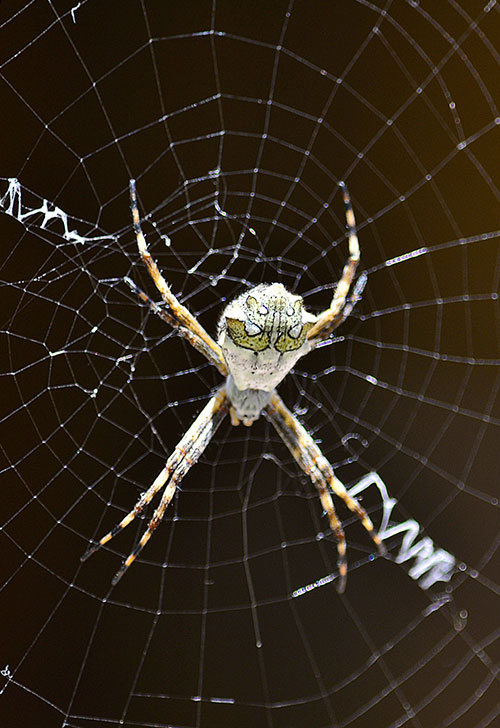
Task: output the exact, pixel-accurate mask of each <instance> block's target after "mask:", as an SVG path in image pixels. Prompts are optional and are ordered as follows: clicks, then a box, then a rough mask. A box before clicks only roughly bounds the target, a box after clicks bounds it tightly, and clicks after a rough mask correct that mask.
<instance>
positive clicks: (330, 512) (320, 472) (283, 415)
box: [265, 392, 386, 593]
mask: <svg viewBox="0 0 500 728" xmlns="http://www.w3.org/2000/svg"><path fill="white" fill-rule="evenodd" d="M265 412H266V415H267V417H268V419H269V420H270V421H271V422H272V424H273V425H274V427H275V428H276V430H277V432H278V434H279V435H280V437H281V439H282V440H283V442H284V443H285V445H286V446H287V447H288V449H289V450H290V452H291V453H292V455H293V457H294V458H295V460H296V461H297V463H298V464H299V466H300V467H301V469H302V470H303V471H304V473H305V474H306V475H308V476H309V477H310V479H311V480H312V482H313V484H314V485H315V487H316V490H317V491H318V494H319V497H320V500H321V505H322V506H323V509H324V511H325V512H326V514H327V516H328V521H329V524H330V528H331V530H332V531H333V533H334V535H335V538H336V539H337V553H338V558H337V565H338V570H339V584H338V587H337V590H338V591H339V592H340V593H342V592H343V591H344V589H345V582H346V577H347V561H346V541H345V535H344V530H343V528H342V525H341V524H340V521H339V519H338V517H337V514H336V512H335V506H334V505H333V500H332V497H331V493H330V491H333V492H334V493H335V494H336V495H338V496H339V497H340V498H342V500H343V501H344V503H345V504H346V506H347V507H348V508H349V509H350V510H351V511H352V512H353V513H355V514H356V516H357V517H358V518H359V519H360V521H361V523H362V524H363V526H364V528H365V529H366V530H367V531H368V533H369V535H370V536H371V538H372V540H373V542H374V543H375V545H376V546H377V549H378V551H379V553H380V554H381V555H383V554H385V553H386V550H385V547H384V545H383V544H382V542H381V540H380V538H379V536H378V535H377V534H376V532H375V529H374V527H373V523H372V521H371V519H370V516H369V515H368V513H367V512H366V511H365V509H364V508H362V506H360V505H359V503H358V501H357V500H356V499H355V498H353V497H352V496H350V495H349V493H348V492H347V491H346V489H345V487H344V485H343V484H342V483H341V481H340V480H339V479H338V478H337V476H336V475H335V473H334V471H333V468H332V466H331V465H330V463H329V462H328V460H327V459H326V458H325V456H324V455H323V453H322V452H321V450H320V449H319V447H318V446H317V445H316V443H315V442H314V440H313V438H312V437H311V435H309V433H308V432H307V430H306V429H305V428H304V427H303V426H302V425H301V424H300V422H299V421H298V420H297V418H296V417H295V416H294V415H293V414H292V413H291V412H290V410H289V409H288V407H287V406H286V405H285V403H284V402H283V400H282V399H281V397H280V396H279V395H278V394H277V392H274V393H273V394H272V396H271V401H270V403H269V404H268V405H267V408H266V410H265Z"/></svg>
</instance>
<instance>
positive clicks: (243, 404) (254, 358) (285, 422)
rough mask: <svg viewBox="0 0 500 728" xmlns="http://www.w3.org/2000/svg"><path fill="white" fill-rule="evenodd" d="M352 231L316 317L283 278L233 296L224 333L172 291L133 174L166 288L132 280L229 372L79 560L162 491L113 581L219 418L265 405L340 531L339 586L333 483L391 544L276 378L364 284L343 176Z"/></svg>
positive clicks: (154, 272)
mask: <svg viewBox="0 0 500 728" xmlns="http://www.w3.org/2000/svg"><path fill="white" fill-rule="evenodd" d="M340 187H341V189H342V192H343V198H344V207H345V216H346V222H347V228H348V233H349V258H348V259H347V262H346V264H345V266H344V269H343V271H342V276H341V278H340V280H339V281H338V283H337V286H336V289H335V293H334V296H333V298H332V301H331V303H330V306H329V308H327V309H326V310H325V311H323V312H322V313H320V314H319V315H317V316H315V315H314V314H312V313H310V312H308V311H306V310H305V309H304V306H303V300H302V298H301V296H297V295H294V294H292V293H290V292H289V291H287V289H286V288H285V287H284V286H283V285H282V284H281V283H272V284H265V283H262V284H260V285H257V286H255V287H254V288H251V289H250V290H248V291H246V292H245V293H242V294H241V295H240V296H238V297H237V298H236V299H234V300H233V301H232V302H231V303H229V304H228V305H227V306H226V308H225V309H224V311H223V312H222V315H221V317H220V320H219V325H218V337H217V342H216V341H214V339H212V337H211V336H210V335H209V334H208V333H207V332H206V331H205V329H204V328H203V326H201V324H200V323H199V322H198V320H197V319H196V318H195V317H194V316H193V315H192V314H191V313H190V312H189V311H188V309H187V308H186V307H185V306H183V305H182V304H181V303H180V302H179V301H178V299H177V298H176V297H175V296H174V294H173V293H172V291H171V289H170V287H169V285H168V283H167V282H166V281H165V279H164V277H163V275H162V274H161V272H160V270H159V268H158V266H157V264H156V262H155V260H154V259H153V258H152V256H151V254H150V253H149V251H148V247H147V243H146V239H145V237H144V234H143V232H142V228H141V223H140V218H139V210H138V206H137V194H136V185H135V180H130V207H131V212H132V219H133V227H134V232H135V236H136V239H137V247H138V249H139V254H140V257H141V258H142V260H143V262H144V264H145V265H146V268H147V270H148V272H149V275H150V276H151V278H152V279H153V282H154V284H155V286H156V288H157V289H158V291H159V292H160V294H161V297H162V299H163V303H162V304H157V303H156V302H154V301H153V300H152V299H150V298H149V296H148V295H147V294H146V293H144V292H143V291H141V290H140V289H138V288H137V287H136V286H135V284H134V283H133V282H132V281H130V280H129V279H128V283H129V284H130V285H131V287H132V288H133V290H135V292H136V293H137V295H138V296H139V297H140V299H141V300H142V301H143V302H144V303H147V304H148V306H149V307H150V308H151V310H152V311H153V312H154V313H155V314H157V315H159V316H160V317H161V318H162V319H163V320H164V321H166V322H167V323H168V324H169V325H170V326H172V327H173V328H174V329H175V330H176V331H177V333H178V334H180V335H181V336H183V337H184V338H185V339H187V340H188V341H189V343H190V344H191V345H192V346H193V347H194V348H195V349H197V350H198V351H200V352H201V353H202V354H203V355H204V356H205V357H206V358H207V359H208V361H209V362H210V364H212V365H213V366H214V367H216V369H218V371H219V372H220V373H221V375H222V376H223V377H225V383H224V384H223V385H222V386H221V387H219V389H218V390H217V391H216V392H215V394H214V395H213V396H212V397H211V399H210V400H209V401H208V403H207V404H206V406H205V407H204V408H203V410H202V411H201V412H200V414H199V415H198V417H197V418H196V419H195V421H194V422H193V424H192V425H191V427H190V428H189V429H188V430H187V432H186V433H185V435H184V436H183V437H182V439H181V440H180V442H179V443H178V444H177V445H176V447H175V448H174V450H173V452H172V454H171V455H170V457H169V458H168V460H167V462H166V464H165V467H164V468H163V469H162V470H161V472H160V473H159V474H158V476H157V477H156V479H155V480H154V481H153V483H152V484H151V486H150V487H149V489H148V490H147V491H145V492H144V493H143V494H142V495H141V496H140V498H139V499H138V501H137V502H136V504H135V506H134V508H133V509H132V510H131V511H130V512H129V513H127V515H126V516H125V517H124V518H122V520H121V521H120V522H119V523H118V524H117V525H116V526H115V527H114V528H113V529H112V530H111V531H109V532H108V533H107V534H106V535H105V536H103V537H102V538H101V539H100V540H99V541H97V542H95V543H92V544H91V545H90V546H89V548H88V549H87V551H86V552H85V554H84V555H83V556H82V561H85V560H86V559H87V558H88V557H89V556H90V555H91V554H93V553H94V552H95V551H96V550H97V549H98V548H100V547H101V546H104V544H106V543H108V541H110V540H111V539H112V538H114V537H115V536H116V535H117V534H118V533H120V531H122V530H123V529H124V528H125V527H126V526H128V525H129V523H131V521H133V520H134V518H135V517H136V516H138V515H140V514H141V513H142V511H143V510H144V508H145V507H146V506H147V505H148V504H149V503H150V502H151V501H152V499H153V498H154V496H155V495H156V494H157V493H158V492H159V491H163V492H162V495H161V499H160V502H159V504H158V506H157V508H156V510H155V511H154V514H153V516H152V518H151V520H150V521H149V524H148V526H147V529H146V530H145V532H144V533H143V535H142V537H141V538H140V540H139V542H138V543H137V545H136V546H135V548H134V549H133V551H132V552H131V553H130V555H129V556H128V557H127V558H126V559H125V561H124V562H123V564H122V566H121V568H120V569H119V570H118V571H117V573H116V574H115V576H114V578H113V580H112V584H113V585H115V584H116V583H117V582H118V581H119V580H120V579H121V577H122V576H123V574H124V573H125V571H126V570H127V569H128V567H129V566H130V565H131V564H132V562H133V561H134V560H135V559H136V558H137V556H138V554H139V553H140V552H141V551H142V549H143V548H144V546H145V545H146V543H147V542H148V541H149V539H150V538H151V536H152V534H153V532H154V530H155V529H156V528H157V526H158V524H159V523H160V521H161V520H162V518H163V516H164V514H165V510H166V509H167V507H168V505H169V503H170V502H171V500H172V498H173V496H174V494H175V492H176V489H177V488H178V486H179V485H180V483H181V481H182V479H183V478H184V476H185V475H186V473H187V472H188V471H189V469H190V468H191V467H192V466H193V465H194V464H195V463H196V462H197V461H198V460H199V458H200V456H201V455H202V453H203V451H204V450H205V448H206V447H207V445H208V443H209V442H210V440H211V439H212V437H213V436H214V434H215V432H216V430H217V428H218V427H219V425H220V424H221V422H222V420H223V419H224V417H225V416H226V414H229V416H230V418H231V423H232V424H233V425H239V424H240V423H242V424H243V425H246V426H250V425H252V424H253V423H254V422H255V421H256V420H257V419H258V418H259V417H260V416H261V415H262V414H263V415H264V416H265V417H266V418H267V419H268V420H269V421H270V422H271V424H272V425H273V426H274V427H275V429H276V431H277V432H278V434H279V435H280V437H281V439H282V440H283V442H284V443H285V445H286V446H287V447H288V449H289V450H290V452H291V453H292V455H293V457H294V458H295V460H296V461H297V463H298V465H299V466H300V468H301V469H302V470H303V472H304V473H305V474H306V475H307V476H308V477H309V478H310V479H311V481H312V482H313V484H314V486H315V487H316V489H317V491H318V495H319V498H320V501H321V505H322V506H323V510H324V511H325V513H326V515H327V517H328V522H329V526H330V528H331V530H332V532H333V534H334V536H335V538H336V540H337V567H338V572H339V578H338V582H337V590H338V591H339V592H343V591H344V589H345V584H346V577H347V561H346V540H345V535H344V530H343V528H342V525H341V523H340V521H339V519H338V517H337V514H336V511H335V507H334V504H333V500H332V492H333V493H334V494H335V495H337V496H339V497H340V498H341V499H342V500H343V501H344V503H345V504H346V506H347V507H348V508H349V509H350V510H351V511H352V512H353V513H355V515H356V516H357V517H358V518H359V519H360V521H361V523H362V525H363V526H364V528H365V529H366V531H368V533H369V535H370V536H371V538H372V539H373V542H374V543H375V545H376V546H377V549H378V551H379V553H380V554H381V555H384V554H385V553H386V552H385V547H384V545H383V544H382V542H381V540H380V538H379V536H378V535H377V534H376V532H375V529H374V527H373V523H372V521H371V519H370V517H369V516H368V514H367V512H366V511H365V509H364V508H363V507H362V506H361V505H360V504H359V503H358V501H357V500H356V498H353V497H352V496H350V495H349V493H348V492H347V490H346V489H345V487H344V485H343V484H342V482H341V481H340V480H339V479H338V478H337V476H336V475H335V473H334V471H333V468H332V466H331V465H330V463H329V462H328V460H327V459H326V458H325V456H324V455H323V454H322V452H321V450H320V449H319V447H318V445H317V444H316V443H315V442H314V440H313V438H312V437H311V435H310V434H309V433H308V432H307V430H306V429H305V428H304V426H303V425H301V423H300V422H299V421H298V419H297V418H296V417H295V416H294V415H293V414H292V412H291V411H290V410H289V409H288V407H287V406H286V405H285V403H284V402H283V400H282V399H281V397H280V396H279V394H278V393H277V391H276V387H277V386H278V385H279V383H280V382H281V381H282V380H283V378H284V377H285V376H286V375H287V374H288V372H289V371H290V369H292V367H293V366H294V364H295V363H296V362H297V361H298V360H299V359H300V358H301V357H303V356H305V355H306V354H308V353H309V352H310V351H312V349H314V348H315V346H317V345H318V344H319V343H320V342H321V341H324V340H325V339H327V338H328V337H329V336H330V335H331V333H332V331H334V330H335V329H336V328H337V326H339V325H340V324H341V323H342V322H343V321H344V320H345V319H346V318H347V316H349V314H350V313H351V311H352V309H353V307H354V305H355V304H356V302H357V301H358V300H359V298H360V296H361V293H362V291H363V288H364V286H365V283H366V274H364V273H363V274H361V275H360V276H359V277H358V279H357V281H356V283H355V284H354V286H353V287H352V291H351V293H350V295H348V294H349V291H350V290H351V286H352V283H353V279H354V275H355V273H356V268H357V266H358V263H359V257H360V252H359V243H358V238H357V234H356V222H355V219H354V213H353V210H352V205H351V200H350V197H349V193H348V191H347V188H346V186H345V184H344V183H343V182H340Z"/></svg>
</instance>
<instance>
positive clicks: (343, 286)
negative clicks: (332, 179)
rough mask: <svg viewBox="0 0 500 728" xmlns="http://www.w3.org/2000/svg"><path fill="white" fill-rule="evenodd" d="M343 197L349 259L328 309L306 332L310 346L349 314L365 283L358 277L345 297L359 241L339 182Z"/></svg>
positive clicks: (324, 337) (347, 202) (349, 284)
mask: <svg viewBox="0 0 500 728" xmlns="http://www.w3.org/2000/svg"><path fill="white" fill-rule="evenodd" d="M339 185H340V187H341V188H342V194H343V197H344V206H345V217H346V222H347V227H348V230H349V258H348V259H347V263H346V264H345V266H344V270H343V271H342V276H341V278H340V280H339V282H338V283H337V287H336V289H335V293H334V296H333V298H332V302H331V304H330V307H329V308H327V309H326V310H325V311H323V312H322V313H320V314H319V315H318V318H317V320H316V322H315V324H314V325H313V326H312V327H311V328H310V329H309V331H308V332H307V340H308V341H310V342H311V343H312V344H316V343H319V342H320V341H322V340H323V339H326V338H327V337H328V336H329V335H330V334H331V333H332V331H334V329H336V328H337V326H339V325H340V324H341V323H342V322H343V321H344V320H345V319H346V318H347V316H348V315H349V314H350V312H351V311H352V309H353V308H354V305H355V304H356V301H357V300H358V299H359V298H360V296H361V293H362V291H363V288H364V287H365V283H366V274H364V275H362V276H360V278H359V279H358V282H357V284H356V285H355V287H354V290H353V292H352V294H351V295H350V296H349V298H348V297H347V294H348V293H349V289H350V288H351V285H352V282H353V280H354V276H355V274H356V269H357V267H358V263H359V257H360V252H359V241H358V236H357V234H356V220H355V218H354V212H353V209H352V204H351V198H350V196H349V192H348V191H347V187H346V186H345V184H344V182H339Z"/></svg>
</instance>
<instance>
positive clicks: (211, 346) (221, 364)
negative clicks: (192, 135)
mask: <svg viewBox="0 0 500 728" xmlns="http://www.w3.org/2000/svg"><path fill="white" fill-rule="evenodd" d="M129 184H130V209H131V211H132V220H133V225H134V232H135V237H136V239H137V247H138V249H139V254H140V256H141V258H142V260H143V262H144V264H145V265H146V268H147V269H148V273H149V275H150V276H151V278H152V279H153V282H154V284H155V286H156V288H157V289H158V291H159V292H160V294H161V297H162V298H163V301H164V303H165V304H166V305H167V307H168V313H167V314H166V316H162V318H164V320H166V321H168V323H169V324H170V325H171V326H173V327H174V328H175V329H177V330H178V332H179V333H180V334H181V336H184V337H185V338H186V339H187V340H188V341H189V343H190V344H192V345H193V346H194V347H195V348H196V349H198V351H201V353H202V354H204V355H205V356H206V357H207V359H208V361H209V362H210V363H211V364H213V366H215V367H216V368H217V369H218V370H219V372H220V373H221V374H222V375H224V376H226V375H227V367H226V363H225V361H224V357H223V355H222V349H221V348H220V346H219V344H217V343H216V342H215V341H214V340H213V339H212V337H211V336H210V334H208V333H207V331H205V329H204V328H203V326H201V324H199V323H198V321H197V320H196V318H195V317H194V316H193V314H192V313H190V311H189V310H188V309H187V308H186V307H185V306H183V305H182V303H181V302H180V301H179V300H178V299H177V298H176V297H175V296H174V294H173V293H172V291H171V289H170V286H169V285H168V283H167V282H166V280H165V278H164V277H163V276H162V274H161V273H160V270H159V268H158V266H157V264H156V261H155V260H154V258H153V257H152V256H151V253H150V252H149V250H148V246H147V243H146V238H145V237H144V233H143V232H142V228H141V222H140V218H139V208H138V207H137V192H136V188H135V180H133V179H131V180H130V183H129ZM129 285H130V284H129ZM141 294H142V295H141ZM139 296H140V298H142V300H143V301H145V302H146V303H148V304H149V305H151V303H152V302H151V299H149V297H148V296H146V294H145V293H143V292H142V291H141V292H140V293H139ZM156 305H157V304H156ZM153 310H154V311H155V313H159V312H158V311H157V310H156V309H154V308H153ZM160 310H161V309H160ZM159 315H160V314H159ZM188 332H189V335H188ZM195 342H196V343H195Z"/></svg>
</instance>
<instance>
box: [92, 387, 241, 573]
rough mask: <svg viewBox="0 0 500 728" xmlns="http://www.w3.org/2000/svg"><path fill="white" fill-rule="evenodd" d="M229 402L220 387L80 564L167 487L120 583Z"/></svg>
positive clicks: (222, 388) (123, 566)
mask: <svg viewBox="0 0 500 728" xmlns="http://www.w3.org/2000/svg"><path fill="white" fill-rule="evenodd" d="M228 407H229V403H228V398H227V395H226V388H225V387H221V388H220V389H219V390H218V391H217V393H216V394H215V395H214V396H213V397H212V398H211V399H210V400H209V401H208V403H207V404H206V405H205V407H204V408H203V409H202V411H201V412H200V414H199V415H198V417H197V418H196V420H195V421H194V422H193V424H192V425H191V427H190V428H189V429H188V430H187V432H186V433H185V435H184V437H183V438H182V439H181V440H180V442H179V443H178V444H177V446H176V447H175V449H174V450H173V452H172V454H171V455H170V457H169V458H168V460H167V462H166V464H165V467H164V468H163V469H162V470H161V471H160V473H159V474H158V475H157V477H156V478H155V480H154V481H153V483H152V485H151V486H150V487H149V488H148V490H147V491H146V492H145V493H143V494H142V495H141V497H140V498H139V500H138V501H137V503H136V504H135V506H134V508H133V509H132V510H131V511H130V512H129V513H127V515H126V516H125V517H124V518H122V520H121V521H120V522H119V523H118V524H117V525H116V526H115V527H114V528H113V529H112V530H111V531H109V532H108V533H107V534H106V535H105V536H103V537H102V538H101V539H100V540H99V541H98V542H97V543H95V544H92V545H91V546H90V547H89V548H88V549H87V551H86V552H85V553H84V554H83V556H82V557H81V561H85V560H86V559H88V558H89V556H91V555H92V554H93V553H94V552H95V551H97V549H99V548H100V547H101V546H104V544H106V543H108V541H111V539H112V538H114V537H115V536H116V535H117V534H118V533H120V531H122V530H123V529H124V528H125V527H126V526H128V525H129V523H131V522H132V521H133V520H134V518H135V517H136V516H138V515H139V514H140V513H141V512H142V511H143V510H144V508H145V507H146V505H147V504H148V503H150V502H151V500H152V499H153V498H154V496H155V495H156V493H158V491H160V490H161V489H162V488H164V491H163V495H162V497H161V500H160V503H159V505H158V507H157V508H156V510H155V512H154V514H153V517H152V518H151V520H150V521H149V524H148V527H147V529H146V530H145V532H144V533H143V535H142V537H141V539H140V540H139V542H138V544H137V546H136V547H135V548H134V549H133V551H132V552H131V553H130V554H129V556H128V557H127V558H126V559H125V561H124V562H123V564H122V566H121V568H120V569H119V570H118V571H117V573H116V574H115V576H114V578H113V581H112V583H113V585H115V584H117V583H118V581H119V580H120V579H121V577H122V576H123V574H124V573H125V571H126V570H127V569H128V567H129V566H130V565H131V564H132V563H133V561H134V560H135V559H136V557H137V555H138V554H139V553H140V552H141V551H142V549H143V548H144V546H145V545H146V543H147V542H148V541H149V539H150V538H151V536H152V534H153V532H154V530H155V529H156V528H157V526H158V524H159V523H160V521H161V520H162V518H163V516H164V514H165V511H166V509H167V506H168V505H169V503H170V501H171V500H172V498H173V496H174V494H175V491H176V490H177V487H178V485H179V483H180V482H181V480H182V479H183V478H184V476H185V475H186V473H187V472H188V470H189V469H190V468H191V467H192V466H193V465H194V464H195V463H196V462H197V461H198V460H199V458H200V456H201V455H202V453H203V451H204V450H205V448H206V447H207V445H208V443H209V442H210V440H211V439H212V437H213V435H214V434H215V432H216V430H217V428H218V426H219V425H220V423H221V422H222V420H223V419H224V416H225V415H226V413H227V411H228Z"/></svg>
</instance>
